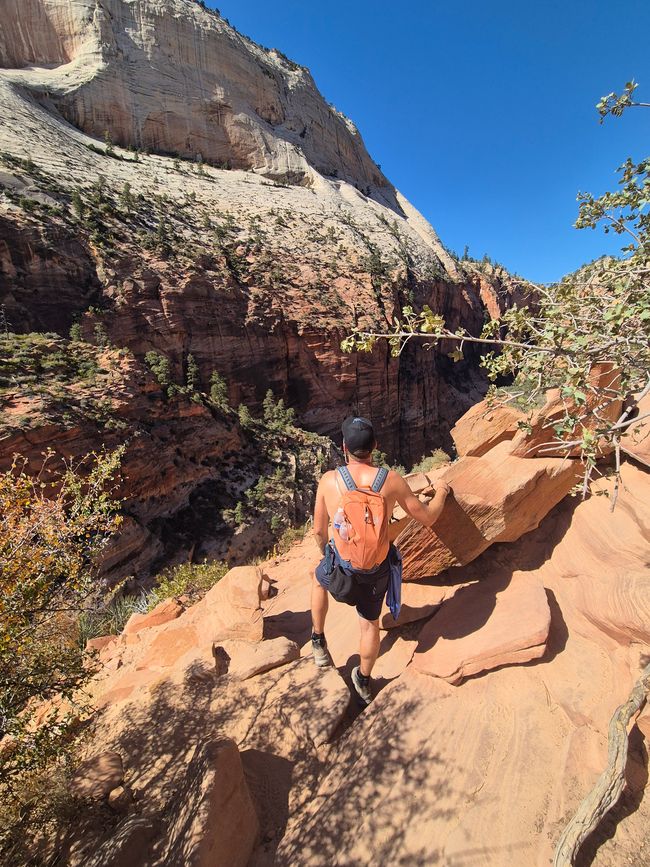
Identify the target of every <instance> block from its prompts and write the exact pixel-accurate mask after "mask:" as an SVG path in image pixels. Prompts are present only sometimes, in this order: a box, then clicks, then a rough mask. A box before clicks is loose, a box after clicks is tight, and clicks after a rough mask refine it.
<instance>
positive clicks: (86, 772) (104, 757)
mask: <svg viewBox="0 0 650 867" xmlns="http://www.w3.org/2000/svg"><path fill="white" fill-rule="evenodd" d="M123 779H124V767H123V766H122V756H121V755H120V754H119V753H116V752H114V751H112V750H109V751H107V752H105V753H99V755H96V756H93V757H92V758H90V759H86V760H85V761H84V762H82V763H81V764H80V765H79V767H78V768H77V770H76V771H75V773H74V776H73V778H72V781H71V783H70V791H71V792H72V794H73V795H74V796H75V797H77V798H91V799H92V800H93V801H100V800H101V799H102V798H106V797H107V796H108V794H109V793H110V792H111V791H112V790H113V789H115V788H116V787H117V786H119V785H120V784H121V782H122V780H123Z"/></svg>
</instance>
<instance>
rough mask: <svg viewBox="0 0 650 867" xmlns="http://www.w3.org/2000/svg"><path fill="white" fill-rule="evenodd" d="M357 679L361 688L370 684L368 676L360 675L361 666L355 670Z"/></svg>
mask: <svg viewBox="0 0 650 867" xmlns="http://www.w3.org/2000/svg"><path fill="white" fill-rule="evenodd" d="M357 677H358V678H359V683H360V684H361V685H362V686H368V684H369V683H370V675H369V674H362V673H361V666H359V668H358V669H357Z"/></svg>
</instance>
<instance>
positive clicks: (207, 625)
mask: <svg viewBox="0 0 650 867" xmlns="http://www.w3.org/2000/svg"><path fill="white" fill-rule="evenodd" d="M262 577H263V576H262V572H261V570H260V569H259V568H258V567H257V566H235V568H234V569H231V570H230V571H229V572H227V573H226V574H225V575H224V577H223V578H222V579H221V580H220V581H219V582H217V584H215V585H214V587H212V588H211V589H210V590H209V591H208V592H207V593H206V595H205V596H204V597H203V599H202V600H201V601H200V602H198V603H197V604H196V605H194V606H193V607H192V608H191V609H190V610H189V611H188V612H187V614H186V615H185V618H184V620H187V621H191V622H192V623H195V624H196V626H197V629H198V630H199V639H200V641H201V643H204V642H207V643H211V642H213V641H216V640H217V639H225V638H237V639H243V640H245V641H261V640H262V635H263V630H264V623H263V619H262V608H261V604H260V603H261V602H262V590H263V588H262Z"/></svg>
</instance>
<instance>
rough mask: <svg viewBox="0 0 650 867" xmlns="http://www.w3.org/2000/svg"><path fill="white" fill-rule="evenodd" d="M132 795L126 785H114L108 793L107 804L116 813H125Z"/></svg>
mask: <svg viewBox="0 0 650 867" xmlns="http://www.w3.org/2000/svg"><path fill="white" fill-rule="evenodd" d="M132 800H133V797H132V795H131V792H130V791H129V789H128V788H127V787H126V786H116V787H115V788H114V789H111V791H110V792H109V793H108V806H109V807H110V808H111V810H114V811H115V812H116V813H126V812H127V810H128V809H129V805H130V804H131V802H132Z"/></svg>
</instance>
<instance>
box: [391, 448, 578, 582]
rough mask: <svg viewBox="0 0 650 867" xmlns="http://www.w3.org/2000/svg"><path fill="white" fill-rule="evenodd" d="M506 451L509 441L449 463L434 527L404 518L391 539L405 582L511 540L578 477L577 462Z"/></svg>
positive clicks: (461, 562)
mask: <svg viewBox="0 0 650 867" xmlns="http://www.w3.org/2000/svg"><path fill="white" fill-rule="evenodd" d="M509 450H510V443H508V442H502V443H499V444H498V445H497V446H495V447H494V448H493V449H491V450H490V451H489V452H487V454H485V455H483V456H482V457H480V458H476V457H464V458H461V460H459V461H457V462H456V463H455V464H452V466H450V467H449V469H448V470H447V472H446V473H445V474H444V479H445V481H446V482H448V483H449V484H450V485H451V487H452V492H453V493H452V494H450V496H448V497H447V500H446V502H445V507H444V509H443V512H442V514H441V516H440V518H439V519H438V521H437V522H436V524H435V526H434V527H432V528H427V527H424V526H422V524H419V523H418V522H417V521H414V520H408V521H407V522H406V524H405V525H403V526H402V528H401V530H400V532H399V535H398V536H397V537H396V540H395V544H396V545H397V547H398V548H399V549H400V551H401V553H402V557H403V560H404V579H405V580H407V581H408V580H416V579H418V578H425V577H427V576H432V575H437V574H438V573H439V572H442V571H443V569H447V568H448V567H449V566H458V565H464V564H466V563H469V562H470V561H471V560H473V559H474V558H476V557H478V555H479V554H481V553H482V552H483V551H485V549H486V548H487V547H488V546H489V545H491V544H492V543H493V542H513V541H515V539H518V538H519V537H520V536H522V535H523V534H524V533H527V532H529V530H532V529H534V528H535V527H537V526H538V524H539V522H540V521H541V520H542V518H543V517H544V516H545V515H546V514H547V513H548V512H549V511H550V510H551V509H552V508H553V506H555V505H556V504H557V503H558V502H559V501H560V500H561V499H562V498H563V497H564V496H566V494H568V492H569V491H570V490H571V488H572V487H573V485H574V484H575V482H576V479H577V478H578V476H579V472H580V464H578V463H577V462H572V461H568V460H560V459H559V458H535V459H524V458H519V457H515V456H513V455H511V454H510V453H509Z"/></svg>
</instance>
